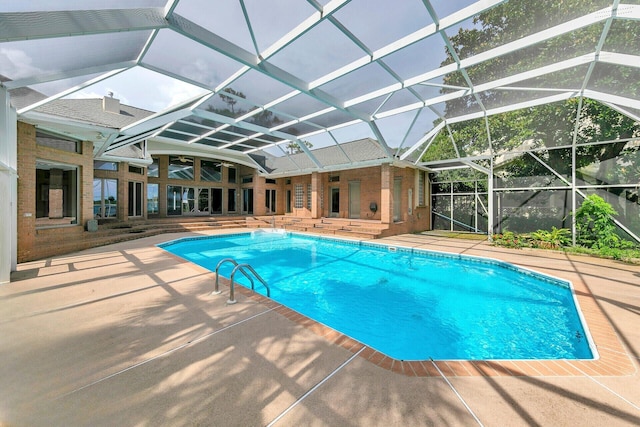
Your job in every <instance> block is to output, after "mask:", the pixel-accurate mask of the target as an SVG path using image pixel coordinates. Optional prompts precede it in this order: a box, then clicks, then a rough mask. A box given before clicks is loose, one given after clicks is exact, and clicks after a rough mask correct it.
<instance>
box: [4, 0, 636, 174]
mask: <svg viewBox="0 0 640 427" xmlns="http://www.w3.org/2000/svg"><path fill="white" fill-rule="evenodd" d="M5 3H6V4H5ZM5 3H3V4H2V5H1V6H0V20H1V22H2V23H3V25H2V26H0V59H1V60H0V75H2V80H3V82H4V83H3V84H4V85H5V86H6V87H7V88H8V89H9V90H10V91H11V94H12V98H16V99H15V104H16V105H18V106H19V108H20V111H19V113H26V112H28V111H29V110H30V109H31V108H33V106H35V105H36V104H34V102H43V99H44V100H46V101H44V102H48V101H52V100H55V99H56V97H62V96H75V95H78V94H82V92H83V91H85V92H91V91H93V90H94V88H104V87H106V86H107V85H108V82H111V81H113V79H115V78H116V77H114V75H117V74H119V73H124V72H126V70H130V69H138V68H142V69H147V70H149V71H153V72H155V73H160V74H163V75H164V76H166V77H167V78H170V79H174V80H176V81H179V82H184V83H187V84H188V85H191V86H193V87H195V88H198V89H199V92H197V91H194V93H198V94H200V95H203V94H204V95H207V97H206V98H202V99H201V100H199V101H197V100H196V101H193V103H192V104H190V105H188V106H186V107H185V108H186V109H187V110H189V111H185V113H184V114H183V115H182V116H181V117H176V115H175V114H166V115H164V116H162V117H165V118H166V123H163V124H162V126H157V127H158V128H160V127H164V129H163V131H162V134H160V133H158V134H156V135H154V136H161V137H162V138H168V139H172V140H174V141H176V142H180V143H186V144H203V145H206V146H212V144H213V145H215V146H216V147H217V148H219V147H222V148H219V149H221V150H224V149H230V150H234V151H240V152H242V153H246V154H249V153H251V152H254V151H255V150H260V149H263V148H273V147H275V146H277V145H281V144H288V143H290V142H294V143H295V142H300V141H305V140H314V141H316V143H317V144H318V146H315V147H314V148H321V147H322V144H325V143H328V144H329V145H332V144H334V143H335V142H347V141H350V140H353V139H354V137H355V135H360V134H361V132H362V127H363V126H364V127H365V128H368V129H369V130H368V133H369V134H371V135H372V136H373V137H374V138H375V139H377V140H378V143H379V144H380V145H381V147H382V148H383V151H385V152H387V153H389V154H390V155H391V154H392V153H401V154H402V155H403V156H404V157H403V158H404V159H405V160H411V161H413V162H416V163H419V162H420V161H422V160H423V159H424V158H425V156H426V155H427V153H426V152H427V151H429V150H432V149H434V148H437V149H439V150H440V152H439V153H435V154H437V156H435V155H434V154H432V155H431V157H429V156H427V157H428V158H434V157H440V158H442V156H443V155H444V156H452V157H451V158H452V159H455V158H458V157H471V156H472V155H478V153H480V155H484V154H485V153H487V152H490V151H491V150H492V149H493V148H492V146H493V145H492V142H493V141H494V140H496V141H500V140H501V138H502V135H500V132H501V130H500V128H499V127H496V123H492V122H491V120H489V118H491V117H493V116H496V115H499V114H501V113H504V112H509V111H514V110H518V111H525V110H526V109H527V108H535V107H538V106H542V105H546V104H551V105H553V104H554V103H561V102H565V101H566V100H568V99H574V98H575V99H579V100H582V99H595V100H597V101H598V102H602V103H605V104H606V105H608V106H610V107H611V108H614V109H615V110H616V111H618V112H620V113H621V114H626V115H627V116H629V117H631V118H633V119H635V120H638V116H639V111H640V101H639V99H640V94H639V93H638V91H639V90H640V89H638V84H637V82H638V81H640V74H639V71H638V70H639V69H640V67H639V64H640V60H639V55H640V47H638V46H640V45H639V44H638V43H637V39H638V37H640V29H639V28H640V24H639V22H640V2H639V1H638V0H627V1H622V2H618V1H613V0H585V1H563V2H550V1H524V0H510V1H500V0H489V1H472V0H457V1H446V2H444V1H428V0H394V1H390V0H333V1H311V0H309V1H287V2H284V1H275V0H274V1H264V0H243V1H239V0H238V1H235V0H227V1H216V2H211V1H205V0H175V1H161V0H131V1H124V0H113V1H104V0H100V1H97V0H87V1H84V2H75V3H73V4H71V5H68V4H67V2H50V1H38V0H36V1H29V2H5ZM541 7H543V8H544V9H543V10H541V9H540V8H541ZM633 41H635V42H633ZM150 78H152V77H150ZM100 84H103V86H99V85H100ZM118 84H120V85H122V86H120V87H119V88H116V91H122V92H123V93H125V94H126V93H127V92H126V91H127V89H126V86H127V84H133V85H135V81H131V82H128V81H127V80H126V79H121V80H120V81H119V83H118ZM96 90H97V89H96ZM29 91H31V92H29ZM34 91H35V92H38V93H39V94H40V95H41V96H33V95H34ZM26 92H29V93H28V94H27V93H26ZM165 92H166V90H158V91H155V92H154V91H149V93H147V94H146V96H148V97H149V98H153V97H157V98H158V102H154V103H152V104H149V105H170V106H171V104H170V100H164V101H163V102H164V104H163V102H161V100H160V98H161V97H163V96H166V93H165ZM23 95H24V98H23V99H22V100H20V99H18V98H21V97H23ZM27 95H29V96H27ZM105 95H106V93H105ZM127 101H129V102H130V103H131V104H132V105H136V104H137V102H136V100H135V99H127ZM578 104H580V103H578ZM147 108H152V107H147ZM580 108H581V105H576V115H577V116H580V115H581V112H580V111H579V110H580ZM154 111H157V110H154ZM168 111H169V110H168ZM170 111H173V110H170ZM149 120H152V119H149ZM153 120H156V121H157V120H158V118H157V117H156V118H154V119H153ZM181 120H182V121H183V122H181ZM185 120H186V121H190V120H191V121H193V122H194V123H195V122H197V123H198V124H199V127H198V128H197V129H191V128H189V129H187V128H186V127H185V123H184V121H185ZM467 121H472V122H473V123H475V121H478V122H479V123H480V124H479V125H478V126H477V132H475V133H474V134H473V135H471V137H472V140H469V141H464V140H460V137H462V139H464V137H465V136H464V135H459V133H460V132H459V131H458V130H457V129H458V128H460V127H461V125H459V123H464V122H467ZM483 122H484V126H482V123H483ZM441 123H445V124H446V125H445V126H442V127H438V126H440V124H441ZM154 126H156V123H155V122H154ZM436 127H438V129H439V130H438V132H446V134H445V137H446V138H449V144H450V145H449V146H446V147H445V145H446V143H445V142H442V141H440V140H434V138H433V136H434V135H432V134H431V132H432V131H433V129H435V128H436ZM569 127H570V126H569ZM350 128H353V132H351V133H350V132H349V131H348V130H349V129H350ZM574 128H576V129H577V127H574ZM136 129H138V128H136ZM139 129H145V126H140V127H139ZM481 133H483V134H482V135H481ZM563 133H564V130H563ZM323 134H325V135H329V136H330V137H329V138H326V137H320V136H321V135H323ZM569 134H570V132H569ZM141 135H142V134H141ZM141 137H142V136H141ZM452 137H453V138H452ZM126 138H127V141H131V143H135V142H136V138H135V136H134V135H131V134H127V135H126ZM569 139H573V138H570V137H569V138H566V137H563V138H561V139H557V138H556V139H555V140H554V142H553V143H550V142H545V143H544V147H547V148H548V147H555V146H561V145H564V144H565V143H567V142H568V140H569ZM432 140H433V142H430V141H432ZM120 141H121V140H120V139H117V140H116V141H115V143H116V144H119V143H120ZM218 144H221V145H218ZM387 148H390V149H389V150H387ZM445 148H446V149H445ZM404 153H406V155H404ZM444 160H446V159H444ZM312 163H314V164H315V162H312ZM316 166H318V165H316Z"/></svg>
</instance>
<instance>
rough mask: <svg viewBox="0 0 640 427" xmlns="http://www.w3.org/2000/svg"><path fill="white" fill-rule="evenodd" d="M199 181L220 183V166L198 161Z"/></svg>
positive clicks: (207, 161) (206, 161) (209, 161)
mask: <svg viewBox="0 0 640 427" xmlns="http://www.w3.org/2000/svg"><path fill="white" fill-rule="evenodd" d="M200 181H208V182H220V181H222V164H221V163H220V162H213V161H211V160H200Z"/></svg>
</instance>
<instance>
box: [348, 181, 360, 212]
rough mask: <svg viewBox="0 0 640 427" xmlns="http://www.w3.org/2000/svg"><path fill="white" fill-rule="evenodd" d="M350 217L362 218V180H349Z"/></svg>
mask: <svg viewBox="0 0 640 427" xmlns="http://www.w3.org/2000/svg"><path fill="white" fill-rule="evenodd" d="M349 218H354V219H355V218H360V181H351V182H349Z"/></svg>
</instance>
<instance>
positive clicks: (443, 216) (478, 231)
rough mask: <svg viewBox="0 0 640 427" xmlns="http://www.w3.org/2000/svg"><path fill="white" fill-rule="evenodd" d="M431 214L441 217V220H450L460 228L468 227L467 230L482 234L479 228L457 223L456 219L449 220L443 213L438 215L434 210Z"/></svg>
mask: <svg viewBox="0 0 640 427" xmlns="http://www.w3.org/2000/svg"><path fill="white" fill-rule="evenodd" d="M431 212H432V213H433V214H434V215H435V216H439V217H440V218H443V219H446V220H448V221H451V222H453V223H454V224H457V225H459V226H461V227H467V228H468V229H469V230H471V231H474V232H476V233H482V231H481V230H480V229H479V228H476V227H472V226H470V225H467V224H465V223H463V222H460V221H457V220H455V219H453V218H449V217H448V216H446V215H443V214H441V213H438V212H436V211H434V210H432V211H431Z"/></svg>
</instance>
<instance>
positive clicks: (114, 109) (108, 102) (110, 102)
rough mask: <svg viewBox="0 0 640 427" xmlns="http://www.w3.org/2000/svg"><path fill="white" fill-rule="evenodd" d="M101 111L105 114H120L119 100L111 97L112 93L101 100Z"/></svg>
mask: <svg viewBox="0 0 640 427" xmlns="http://www.w3.org/2000/svg"><path fill="white" fill-rule="evenodd" d="M102 109H103V110H104V111H106V112H107V113H115V114H120V100H119V99H117V98H114V97H113V92H109V96H105V97H104V98H102Z"/></svg>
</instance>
